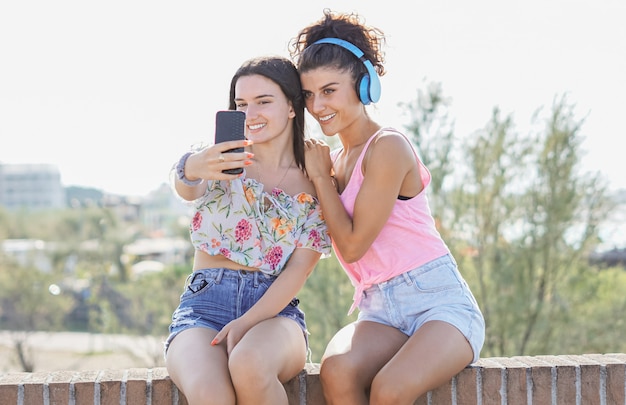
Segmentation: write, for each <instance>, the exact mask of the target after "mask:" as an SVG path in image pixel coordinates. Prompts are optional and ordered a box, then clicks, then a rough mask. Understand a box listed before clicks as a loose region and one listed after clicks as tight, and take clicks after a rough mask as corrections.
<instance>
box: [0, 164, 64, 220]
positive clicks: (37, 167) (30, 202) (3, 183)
mask: <svg viewBox="0 0 626 405" xmlns="http://www.w3.org/2000/svg"><path fill="white" fill-rule="evenodd" d="M0 206H3V207H5V208H6V209H9V210H15V209H56V208H64V207H65V206H66V203H65V190H64V188H63V186H62V185H61V174H60V172H59V169H58V168H57V167H56V166H54V165H49V164H0Z"/></svg>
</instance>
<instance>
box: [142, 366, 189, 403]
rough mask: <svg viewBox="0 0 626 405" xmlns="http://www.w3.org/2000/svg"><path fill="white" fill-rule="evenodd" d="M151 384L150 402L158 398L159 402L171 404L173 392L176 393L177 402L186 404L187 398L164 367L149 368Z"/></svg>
mask: <svg viewBox="0 0 626 405" xmlns="http://www.w3.org/2000/svg"><path fill="white" fill-rule="evenodd" d="M149 372H150V374H151V385H152V403H153V404H154V403H155V401H156V400H157V399H158V401H159V403H160V402H161V401H162V403H164V404H171V403H172V398H173V397H174V395H176V394H175V393H177V394H178V404H179V405H187V399H186V398H185V396H184V395H183V393H182V392H180V391H178V388H177V387H176V385H175V384H174V382H173V381H172V379H171V378H170V376H169V375H168V374H167V369H166V368H165V367H155V368H152V369H150V370H149Z"/></svg>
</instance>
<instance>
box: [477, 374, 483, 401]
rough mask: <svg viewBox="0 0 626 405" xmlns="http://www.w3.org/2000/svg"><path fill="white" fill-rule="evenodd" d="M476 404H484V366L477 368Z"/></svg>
mask: <svg viewBox="0 0 626 405" xmlns="http://www.w3.org/2000/svg"><path fill="white" fill-rule="evenodd" d="M476 405H483V368H482V367H478V368H477V369H476Z"/></svg>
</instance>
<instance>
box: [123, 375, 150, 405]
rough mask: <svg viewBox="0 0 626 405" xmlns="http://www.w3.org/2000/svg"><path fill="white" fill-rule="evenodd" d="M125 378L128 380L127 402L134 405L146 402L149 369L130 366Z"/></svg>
mask: <svg viewBox="0 0 626 405" xmlns="http://www.w3.org/2000/svg"><path fill="white" fill-rule="evenodd" d="M124 378H125V382H126V403H127V404H133V405H135V404H137V405H141V404H146V403H147V398H146V393H147V386H148V383H147V381H148V369H147V368H130V369H128V370H126V374H125V375H124Z"/></svg>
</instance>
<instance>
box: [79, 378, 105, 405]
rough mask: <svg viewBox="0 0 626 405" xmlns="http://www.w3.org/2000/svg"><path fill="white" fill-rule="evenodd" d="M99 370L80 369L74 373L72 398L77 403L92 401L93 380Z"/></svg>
mask: <svg viewBox="0 0 626 405" xmlns="http://www.w3.org/2000/svg"><path fill="white" fill-rule="evenodd" d="M99 373H100V372H99V371H81V372H79V373H76V374H74V378H73V379H72V383H73V384H74V398H75V399H76V403H77V404H90V403H93V402H94V394H95V382H96V378H97V377H98V374H99Z"/></svg>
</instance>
